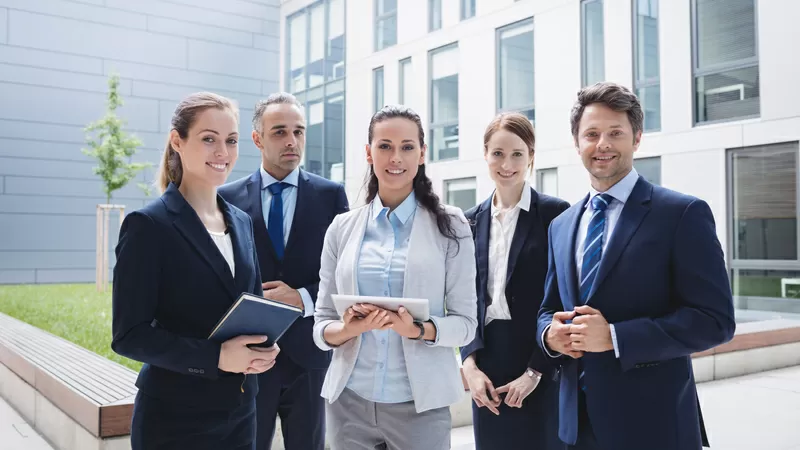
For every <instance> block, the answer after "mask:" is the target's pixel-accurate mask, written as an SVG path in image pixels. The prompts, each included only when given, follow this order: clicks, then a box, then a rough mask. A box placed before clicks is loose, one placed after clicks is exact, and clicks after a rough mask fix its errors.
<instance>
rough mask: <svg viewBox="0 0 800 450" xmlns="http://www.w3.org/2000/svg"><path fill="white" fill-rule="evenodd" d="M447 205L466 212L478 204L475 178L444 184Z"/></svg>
mask: <svg viewBox="0 0 800 450" xmlns="http://www.w3.org/2000/svg"><path fill="white" fill-rule="evenodd" d="M444 191H445V198H446V199H447V200H446V201H445V203H447V204H448V205H452V206H456V207H458V208H461V210H462V211H466V210H468V209H470V208H472V207H473V206H475V204H476V203H477V200H476V192H477V181H476V179H475V178H461V179H458V180H447V181H445V182H444Z"/></svg>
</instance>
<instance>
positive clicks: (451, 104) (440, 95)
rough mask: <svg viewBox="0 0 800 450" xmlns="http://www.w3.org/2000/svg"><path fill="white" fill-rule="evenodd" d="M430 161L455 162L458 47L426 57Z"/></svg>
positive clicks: (449, 47)
mask: <svg viewBox="0 0 800 450" xmlns="http://www.w3.org/2000/svg"><path fill="white" fill-rule="evenodd" d="M429 58H430V79H431V83H430V93H431V95H430V99H431V105H430V110H431V115H430V117H431V133H430V135H431V152H430V159H431V161H440V160H443V159H457V158H458V45H457V44H452V45H449V46H446V47H442V48H439V49H436V50H432V51H431V52H430V53H429Z"/></svg>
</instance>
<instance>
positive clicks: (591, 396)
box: [537, 177, 736, 450]
mask: <svg viewBox="0 0 800 450" xmlns="http://www.w3.org/2000/svg"><path fill="white" fill-rule="evenodd" d="M587 201H588V196H587V197H586V198H584V199H583V200H582V201H581V202H579V203H577V204H575V205H573V206H572V207H571V208H570V209H568V210H567V211H566V212H564V214H562V215H561V216H559V217H558V218H557V219H556V220H554V221H553V224H552V226H551V227H550V257H549V268H548V272H547V280H546V283H545V298H544V303H543V304H542V308H541V310H540V312H539V324H538V332H537V333H538V335H539V336H541V335H542V333H543V332H544V329H545V327H546V326H547V325H548V324H550V322H551V320H552V317H553V313H555V312H556V311H562V310H572V309H573V308H574V307H575V306H578V303H577V302H578V283H577V274H576V271H577V269H576V267H575V236H576V231H577V229H578V224H579V223H580V217H581V215H582V214H583V211H584V205H585V204H586V202H587ZM587 304H588V305H589V306H591V307H593V308H596V309H598V310H600V312H602V313H603V315H604V317H605V318H606V320H607V321H608V322H609V323H611V324H614V326H615V329H616V335H617V342H618V346H619V350H620V357H619V359H617V358H616V357H615V355H614V351H613V350H611V351H608V352H604V353H585V354H584V356H583V358H582V364H583V369H584V371H585V372H584V373H585V375H584V384H585V395H586V407H587V409H588V415H589V420H590V422H591V425H592V429H593V431H594V434H595V436H596V438H597V440H598V442H599V443H600V444H601V446H602V447H603V448H613V449H615V450H628V449H630V450H638V449H642V448H647V449H649V450H692V449H699V448H700V447H701V442H702V443H703V444H706V445H707V438H706V436H705V429H704V427H703V424H702V415H701V412H700V406H699V403H698V400H697V390H696V387H695V382H694V374H693V371H692V362H691V354H692V353H695V352H700V351H704V350H707V349H710V348H712V347H715V346H717V345H719V344H722V343H724V342H727V341H729V340H730V339H731V338H732V337H733V333H734V330H735V328H736V324H735V321H734V313H733V299H732V295H731V289H730V284H729V281H728V274H727V270H726V268H725V261H724V258H723V254H722V248H721V247H720V244H719V241H718V239H717V235H716V228H715V224H714V218H713V216H712V214H711V209H710V208H709V207H708V205H707V204H706V203H705V202H704V201H702V200H699V199H697V198H694V197H690V196H688V195H684V194H680V193H677V192H674V191H671V190H669V189H665V188H662V187H658V186H653V185H652V184H650V183H648V182H647V181H645V179H644V178H642V177H639V180H638V181H637V183H636V185H635V186H634V189H633V192H632V193H631V195H630V197H629V198H628V201H627V203H626V204H625V206H624V208H623V210H622V213H621V215H620V218H619V221H618V222H617V225H616V228H615V229H614V233H613V235H612V237H611V240H610V241H609V243H608V246H607V248H606V250H605V252H604V254H603V258H602V261H601V263H600V267H599V269H598V273H597V277H596V278H595V282H594V285H593V288H592V292H590V293H589V298H588V300H587ZM539 343H540V345H544V344H543V343H542V342H541V339H539ZM559 361H561V363H562V364H563V365H562V368H561V370H562V374H561V389H560V401H559V412H560V415H559V436H560V437H561V439H562V440H563V441H564V442H566V443H568V444H574V443H575V441H576V438H577V435H578V389H579V388H578V364H577V361H576V360H573V359H571V358H569V357H566V356H561V357H560V358H559Z"/></svg>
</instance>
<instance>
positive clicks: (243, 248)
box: [219, 198, 260, 296]
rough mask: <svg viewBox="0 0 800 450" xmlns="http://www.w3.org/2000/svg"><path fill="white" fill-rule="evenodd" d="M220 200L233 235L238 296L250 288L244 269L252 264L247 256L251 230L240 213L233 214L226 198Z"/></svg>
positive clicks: (230, 232) (235, 280)
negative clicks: (245, 282) (225, 200)
mask: <svg viewBox="0 0 800 450" xmlns="http://www.w3.org/2000/svg"><path fill="white" fill-rule="evenodd" d="M219 201H220V206H221V207H222V208H223V213H224V214H225V221H226V222H227V223H228V232H229V234H230V236H231V244H232V246H233V262H234V267H236V268H238V269H237V270H236V271H235V272H236V273H235V274H234V284H235V287H236V292H234V294H235V295H237V296H238V295H239V294H240V293H241V292H245V291H247V290H249V287H248V286H245V285H244V281H245V280H246V279H247V276H246V275H247V273H246V271H245V270H244V269H245V267H249V266H250V264H248V262H249V261H250V258H248V256H247V250H248V248H250V246H249V245H248V243H249V242H250V239H249V238H248V236H247V234H248V231H249V230H248V226H247V222H245V221H244V220H243V218H242V217H240V215H238V214H233V212H232V211H231V209H230V208H229V207H228V205H227V203H225V202H224V200H222V199H221V198H220V200H219ZM259 281H260V280H259Z"/></svg>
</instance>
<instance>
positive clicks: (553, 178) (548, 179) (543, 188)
mask: <svg viewBox="0 0 800 450" xmlns="http://www.w3.org/2000/svg"><path fill="white" fill-rule="evenodd" d="M536 191H537V192H539V193H541V194H545V195H552V196H553V197H558V168H557V167H553V168H550V169H539V170H537V171H536Z"/></svg>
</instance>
